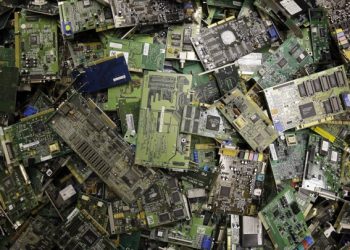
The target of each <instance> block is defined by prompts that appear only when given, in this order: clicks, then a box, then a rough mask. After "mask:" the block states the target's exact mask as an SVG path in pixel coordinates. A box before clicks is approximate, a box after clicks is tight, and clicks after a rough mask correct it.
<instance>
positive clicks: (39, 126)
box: [32, 121, 46, 134]
mask: <svg viewBox="0 0 350 250" xmlns="http://www.w3.org/2000/svg"><path fill="white" fill-rule="evenodd" d="M32 128H33V131H34V133H36V134H38V133H41V132H43V131H45V130H46V125H45V123H44V122H43V121H37V122H35V123H33V124H32Z"/></svg>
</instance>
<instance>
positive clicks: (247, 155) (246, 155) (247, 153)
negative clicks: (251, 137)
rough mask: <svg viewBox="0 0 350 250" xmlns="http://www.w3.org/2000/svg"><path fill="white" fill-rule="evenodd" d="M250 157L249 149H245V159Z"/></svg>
mask: <svg viewBox="0 0 350 250" xmlns="http://www.w3.org/2000/svg"><path fill="white" fill-rule="evenodd" d="M248 159H249V151H248V150H247V151H245V153H244V160H248Z"/></svg>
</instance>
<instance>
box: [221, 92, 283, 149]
mask: <svg viewBox="0 0 350 250" xmlns="http://www.w3.org/2000/svg"><path fill="white" fill-rule="evenodd" d="M216 105H217V108H218V109H219V111H220V112H221V113H222V114H223V115H224V116H225V117H226V119H227V120H228V121H229V122H230V123H231V124H232V126H233V127H234V128H235V129H236V130H237V132H238V133H239V134H240V135H241V136H242V137H243V139H245V140H246V142H247V143H248V144H249V145H250V147H251V148H252V149H253V150H257V151H259V152H262V151H263V150H264V149H265V148H267V147H268V146H269V145H270V144H271V143H272V142H273V141H274V140H275V139H277V137H278V134H277V132H276V131H275V129H274V128H273V125H272V122H271V120H270V119H269V117H268V116H267V115H266V114H265V113H264V112H263V111H262V109H261V108H260V107H259V106H258V105H257V104H255V103H254V101H253V100H251V99H250V98H249V97H247V96H245V95H244V94H243V93H242V92H241V91H240V90H239V89H235V90H233V91H232V92H229V93H227V94H226V95H224V96H223V97H222V98H221V99H220V101H219V102H217V104H216Z"/></svg>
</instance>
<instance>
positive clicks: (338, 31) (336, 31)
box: [335, 29, 343, 34]
mask: <svg viewBox="0 0 350 250" xmlns="http://www.w3.org/2000/svg"><path fill="white" fill-rule="evenodd" d="M341 32H343V29H336V30H335V33H337V34H338V33H341Z"/></svg>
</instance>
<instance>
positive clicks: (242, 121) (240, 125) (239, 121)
mask: <svg viewBox="0 0 350 250" xmlns="http://www.w3.org/2000/svg"><path fill="white" fill-rule="evenodd" d="M234 124H236V126H237V127H238V129H239V130H241V129H242V128H244V127H245V125H246V124H247V122H246V120H245V119H244V118H243V117H239V118H237V119H236V120H235V121H234Z"/></svg>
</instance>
